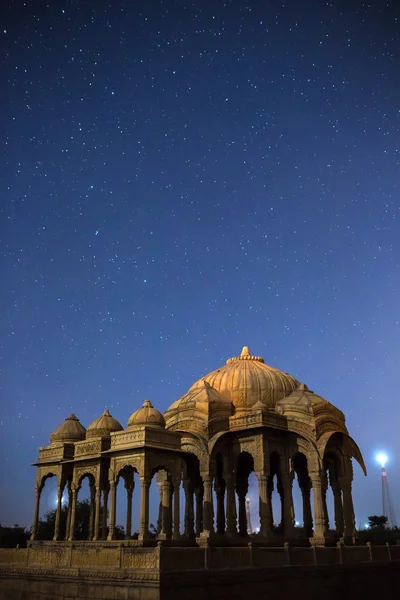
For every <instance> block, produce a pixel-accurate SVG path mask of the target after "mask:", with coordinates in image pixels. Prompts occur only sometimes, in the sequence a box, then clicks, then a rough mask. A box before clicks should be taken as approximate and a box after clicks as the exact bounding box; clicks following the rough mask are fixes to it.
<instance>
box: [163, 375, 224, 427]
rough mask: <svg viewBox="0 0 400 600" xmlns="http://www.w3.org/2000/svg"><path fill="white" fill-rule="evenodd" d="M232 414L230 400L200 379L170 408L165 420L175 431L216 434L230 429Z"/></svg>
mask: <svg viewBox="0 0 400 600" xmlns="http://www.w3.org/2000/svg"><path fill="white" fill-rule="evenodd" d="M232 412H233V406H232V402H231V401H230V400H229V398H225V397H224V396H222V395H221V394H220V393H219V392H217V390H215V389H214V388H213V387H211V385H210V384H209V383H207V381H203V380H202V379H200V380H199V381H196V382H195V383H194V384H193V385H192V387H191V388H190V389H189V390H188V391H187V392H186V394H185V395H184V396H182V397H181V398H179V399H178V400H177V401H176V402H174V403H173V404H172V405H171V406H170V407H169V409H168V410H167V411H166V412H165V420H166V424H167V428H172V429H174V430H176V429H178V430H181V431H194V430H196V431H198V432H205V431H208V432H210V431H212V432H216V431H218V430H224V429H227V428H228V426H229V417H230V416H231V414H232Z"/></svg>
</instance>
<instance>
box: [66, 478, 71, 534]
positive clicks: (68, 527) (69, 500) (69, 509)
mask: <svg viewBox="0 0 400 600" xmlns="http://www.w3.org/2000/svg"><path fill="white" fill-rule="evenodd" d="M67 485H68V509H67V522H66V524H65V536H64V539H65V541H67V540H68V539H69V530H70V529H71V512H72V490H71V482H69V483H68V484H67Z"/></svg>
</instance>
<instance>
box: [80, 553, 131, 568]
mask: <svg viewBox="0 0 400 600" xmlns="http://www.w3.org/2000/svg"><path fill="white" fill-rule="evenodd" d="M119 564H120V559H119V550H118V549H116V548H111V549H109V550H108V549H107V548H102V549H101V550H96V549H93V548H88V549H87V550H86V549H82V548H80V549H74V551H73V553H72V562H71V566H72V567H79V568H85V567H119Z"/></svg>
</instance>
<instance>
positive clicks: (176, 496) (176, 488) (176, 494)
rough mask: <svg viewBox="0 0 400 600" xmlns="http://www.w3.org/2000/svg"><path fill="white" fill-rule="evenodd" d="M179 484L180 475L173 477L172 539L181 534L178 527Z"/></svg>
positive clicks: (176, 538) (177, 537)
mask: <svg viewBox="0 0 400 600" xmlns="http://www.w3.org/2000/svg"><path fill="white" fill-rule="evenodd" d="M180 485H181V480H180V477H177V478H175V480H174V496H173V498H174V534H173V536H172V537H173V539H174V540H179V539H180V537H181V534H180V532H179V527H180V520H181V517H180V502H179V501H180V498H179V491H180Z"/></svg>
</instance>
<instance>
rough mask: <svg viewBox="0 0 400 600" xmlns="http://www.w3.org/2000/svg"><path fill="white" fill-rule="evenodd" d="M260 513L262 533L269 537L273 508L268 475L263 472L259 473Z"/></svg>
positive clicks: (263, 535)
mask: <svg viewBox="0 0 400 600" xmlns="http://www.w3.org/2000/svg"><path fill="white" fill-rule="evenodd" d="M257 478H258V496H259V513H260V535H261V536H262V537H268V536H270V535H271V533H272V529H271V528H272V523H271V510H270V507H269V506H268V503H269V498H268V476H267V474H266V473H264V472H262V473H259V474H258V475H257Z"/></svg>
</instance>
